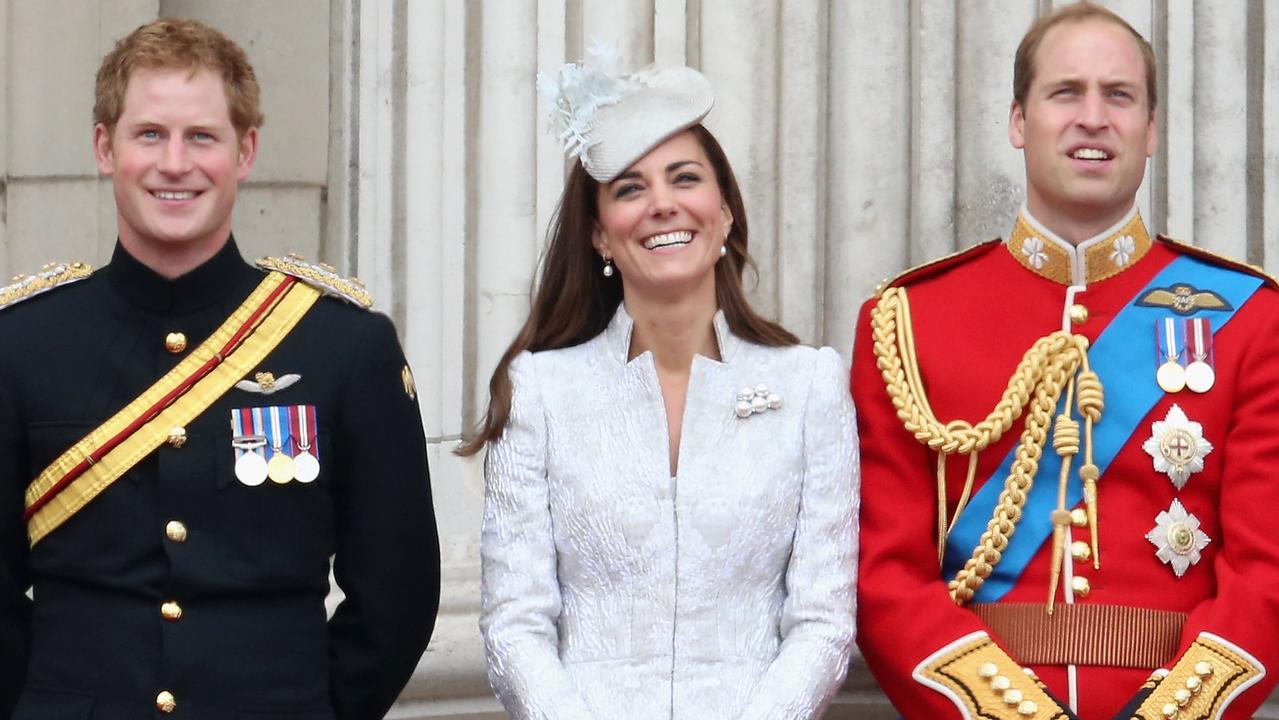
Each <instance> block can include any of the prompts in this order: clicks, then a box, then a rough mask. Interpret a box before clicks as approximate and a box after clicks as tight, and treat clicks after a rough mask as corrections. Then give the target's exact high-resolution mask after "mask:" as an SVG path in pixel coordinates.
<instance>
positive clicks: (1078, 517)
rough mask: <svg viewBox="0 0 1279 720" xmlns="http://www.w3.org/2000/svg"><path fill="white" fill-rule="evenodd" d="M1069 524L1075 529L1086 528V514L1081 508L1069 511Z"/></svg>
mask: <svg viewBox="0 0 1279 720" xmlns="http://www.w3.org/2000/svg"><path fill="white" fill-rule="evenodd" d="M1070 524H1071V525H1074V526H1075V527H1088V512H1087V511H1086V510H1084V509H1083V508H1075V509H1074V510H1071V511H1070Z"/></svg>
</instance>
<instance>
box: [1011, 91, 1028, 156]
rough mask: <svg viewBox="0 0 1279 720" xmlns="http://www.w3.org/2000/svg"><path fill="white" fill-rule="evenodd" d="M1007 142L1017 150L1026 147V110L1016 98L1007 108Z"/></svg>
mask: <svg viewBox="0 0 1279 720" xmlns="http://www.w3.org/2000/svg"><path fill="white" fill-rule="evenodd" d="M1008 142H1010V143H1012V144H1013V147H1015V148H1017V149H1018V150H1021V149H1022V148H1024V147H1026V111H1025V110H1024V109H1023V108H1022V106H1021V103H1019V102H1017V101H1016V100H1013V104H1012V105H1011V106H1010V107H1009V108H1008Z"/></svg>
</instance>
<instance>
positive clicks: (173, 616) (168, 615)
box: [160, 600, 182, 620]
mask: <svg viewBox="0 0 1279 720" xmlns="http://www.w3.org/2000/svg"><path fill="white" fill-rule="evenodd" d="M160 614H161V615H163V616H164V619H165V620H177V619H179V618H181V617H182V606H181V605H179V604H178V603H177V601H174V600H170V601H169V602H167V603H164V604H163V605H161V606H160Z"/></svg>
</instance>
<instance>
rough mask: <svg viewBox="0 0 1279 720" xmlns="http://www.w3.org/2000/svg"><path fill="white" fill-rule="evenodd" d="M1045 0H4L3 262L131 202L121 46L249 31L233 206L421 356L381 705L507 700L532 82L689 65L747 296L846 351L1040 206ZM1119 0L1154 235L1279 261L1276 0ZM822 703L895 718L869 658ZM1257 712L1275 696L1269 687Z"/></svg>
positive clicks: (77, 239) (273, 245) (535, 179)
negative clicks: (440, 570)
mask: <svg viewBox="0 0 1279 720" xmlns="http://www.w3.org/2000/svg"><path fill="white" fill-rule="evenodd" d="M1054 4H1056V3H1054V2H1052V1H1051V0H998V1H996V0H964V2H956V1H955V0H484V1H483V2H480V0H473V1H468V0H0V79H2V83H3V84H2V85H0V128H2V129H3V136H2V137H0V272H3V276H4V277H7V276H9V275H13V274H16V273H20V272H31V271H33V270H36V269H38V268H39V267H40V266H41V265H43V264H44V263H46V262H48V261H51V260H84V261H88V262H90V263H93V264H95V265H97V264H100V263H103V262H105V261H106V260H107V259H108V258H109V256H110V251H111V248H112V247H113V244H114V242H115V212H114V205H113V202H112V194H111V185H110V182H109V181H108V180H106V179H103V178H99V177H98V176H97V174H96V167H95V165H94V162H93V155H92V148H91V142H90V141H91V137H92V124H91V120H90V111H91V108H92V104H93V76H94V73H95V71H96V70H97V67H98V63H99V61H100V59H101V57H102V55H103V54H105V53H106V52H107V51H108V50H109V49H110V48H111V46H112V44H113V43H114V41H115V40H116V39H117V38H119V37H122V36H123V35H125V34H127V33H128V32H129V31H131V30H132V29H133V28H135V27H136V26H138V25H140V24H142V23H145V22H147V21H149V20H151V19H153V18H155V17H157V16H161V15H179V16H188V17H194V18H198V19H201V20H204V21H206V22H209V23H211V24H213V25H214V26H216V27H218V28H220V29H222V30H223V31H224V32H226V33H227V34H228V35H229V36H231V37H232V38H233V39H235V40H236V41H237V42H239V43H240V44H241V45H242V46H243V47H244V48H245V49H246V51H247V52H248V54H249V58H250V60H251V61H252V62H253V63H254V65H255V66H256V68H257V71H258V74H259V78H260V80H261V83H262V89H263V105H264V110H265V113H266V117H267V121H266V125H265V127H264V128H263V129H262V140H261V154H260V157H259V161H258V164H257V167H256V168H255V170H254V173H253V175H252V177H251V178H250V179H249V181H248V182H247V183H246V184H245V185H243V186H242V187H241V190H240V197H239V202H238V204H237V206H236V214H235V222H234V226H235V234H236V238H237V240H238V241H239V242H240V244H241V248H242V250H243V251H244V252H245V254H246V256H247V257H250V258H252V257H256V256H259V255H264V254H281V253H284V252H287V251H296V252H299V253H302V254H303V255H305V256H307V257H308V258H312V259H318V260H323V261H326V262H328V263H331V264H333V265H335V266H337V267H338V268H339V269H340V270H342V271H343V272H345V273H348V274H352V275H358V276H359V277H361V278H362V279H363V280H364V281H365V282H366V283H367V284H368V285H369V287H370V289H371V290H372V292H373V294H374V297H375V298H376V299H377V308H378V309H379V310H381V311H383V312H386V313H388V314H390V315H391V316H392V317H393V318H394V320H395V321H396V324H397V325H398V327H399V328H400V332H401V337H402V339H403V341H404V344H405V348H406V351H407V352H408V356H409V359H410V362H411V363H412V365H413V369H414V372H415V374H416V377H417V384H418V389H419V395H420V399H421V402H422V410H423V416H424V421H425V424H426V433H427V435H428V437H429V439H430V448H431V453H432V454H431V463H432V473H433V483H434V490H435V498H436V510H437V515H438V517H439V521H440V527H441V533H442V540H443V544H444V551H443V554H444V578H445V580H444V600H443V606H442V608H441V615H440V619H439V624H438V626H437V630H436V635H435V639H434V641H433V642H432V645H431V648H430V650H428V651H427V654H426V656H425V658H424V659H423V661H422V665H421V667H420V668H419V671H418V673H417V675H416V676H415V678H414V680H413V682H412V683H411V684H410V686H409V687H408V689H407V690H406V691H405V693H404V696H403V697H402V699H401V702H400V704H399V705H398V706H397V708H396V710H395V711H394V712H393V714H392V715H391V717H394V718H457V719H461V718H467V719H478V718H500V717H503V715H502V713H501V712H500V707H499V705H498V704H497V702H496V701H495V700H493V699H492V696H491V693H490V691H489V688H488V683H487V680H486V678H485V675H484V666H483V652H482V647H481V643H480V637H479V631H478V628H477V625H476V617H477V612H478V597H479V560H478V547H477V545H478V537H479V519H480V509H481V502H482V492H483V488H482V480H481V477H480V472H479V464H478V462H476V461H461V460H459V459H457V458H455V457H453V456H452V455H451V454H450V451H451V450H452V448H453V447H455V445H456V444H457V441H458V438H459V435H460V433H461V432H462V431H463V429H464V428H467V427H469V426H470V425H471V424H472V423H473V422H474V420H475V418H476V417H477V414H478V413H480V412H482V410H483V408H484V403H485V400H486V395H487V382H488V377H489V374H490V373H491V371H492V368H493V366H494V365H495V363H496V361H497V358H498V356H499V355H500V354H501V352H502V350H504V349H505V347H506V345H507V344H508V343H509V341H510V339H511V338H512V337H513V335H514V333H515V331H516V329H517V328H518V327H519V325H520V324H521V323H522V321H523V319H524V316H525V313H526V309H527V303H528V291H529V285H530V279H531V277H532V274H533V271H534V269H535V267H536V263H537V259H538V256H539V251H540V249H541V248H542V246H543V242H544V234H545V229H546V226H547V222H548V220H549V218H550V217H551V215H552V213H553V212H554V209H555V204H556V201H557V199H558V195H559V192H560V188H561V183H562V178H563V175H564V168H565V165H564V161H563V155H562V153H561V149H560V147H559V145H558V144H557V143H556V142H555V141H554V139H553V138H552V137H551V136H550V135H549V134H548V133H547V132H546V127H547V107H546V106H545V101H544V100H542V99H540V98H539V97H538V95H537V93H536V90H535V76H536V73H537V72H538V71H539V70H541V71H545V72H554V71H555V70H556V69H557V68H558V67H559V66H560V64H562V63H563V62H565V61H567V60H574V61H576V60H580V59H581V58H582V56H583V54H584V50H585V48H586V47H588V46H589V45H590V44H591V42H592V41H594V40H596V39H598V40H604V41H613V42H615V43H616V44H617V45H618V46H619V47H620V49H621V55H622V59H623V65H624V66H625V67H629V68H639V67H641V66H644V65H647V64H649V63H652V62H657V63H659V64H688V65H691V66H693V67H696V68H698V69H700V70H702V71H703V72H704V73H705V74H706V75H707V76H708V77H709V78H710V80H711V82H712V83H713V85H714V86H715V89H716V94H717V100H716V104H715V109H714V110H713V111H712V113H711V115H710V117H709V118H708V119H707V121H706V124H707V125H708V127H710V129H711V130H712V132H714V133H715V134H716V135H717V137H718V138H719V139H720V141H721V142H722V144H723V145H724V147H725V149H726V151H727V152H728V155H729V158H730V159H731V161H732V163H733V165H734V169H735V171H736V173H737V176H738V179H739V181H740V183H741V185H742V187H743V191H744V193H745V196H746V207H747V214H748V220H749V223H750V229H751V250H752V254H753V255H754V257H755V258H756V260H757V261H758V263H759V269H760V272H759V279H758V283H757V284H755V285H753V286H752V287H753V289H752V291H751V296H752V298H753V300H754V302H755V303H756V305H757V306H758V307H759V308H761V309H762V310H763V311H765V312H766V313H767V314H769V315H771V316H773V317H776V318H778V319H780V320H781V321H782V322H783V323H785V324H786V325H787V326H789V327H790V328H791V329H792V330H794V331H795V332H796V333H797V334H799V335H800V337H801V338H802V339H803V340H804V341H806V342H809V343H815V344H826V345H831V346H833V347H835V348H836V349H837V350H839V351H841V352H842V353H844V354H845V357H847V352H848V350H849V348H850V346H851V343H852V338H853V322H854V318H855V316H856V311H857V308H858V306H859V304H860V303H861V302H863V301H864V299H865V298H866V297H868V296H869V295H870V293H871V292H872V290H873V288H874V287H875V285H876V284H877V283H878V282H879V281H880V280H881V279H883V278H885V277H888V276H891V275H893V274H895V273H897V272H899V271H900V270H902V269H904V268H906V267H908V266H910V265H913V264H917V263H920V262H922V261H925V260H927V259H930V258H933V257H936V256H939V255H943V254H947V253H950V252H953V251H955V250H957V249H961V248H964V247H967V246H969V245H972V244H974V243H977V242H980V241H983V240H987V239H990V238H992V237H996V236H1000V235H1004V234H1006V232H1007V230H1008V228H1010V227H1011V224H1012V220H1013V217H1014V215H1015V213H1016V210H1017V207H1018V206H1019V204H1020V203H1021V201H1022V198H1023V190H1022V182H1023V171H1022V164H1021V157H1020V154H1019V153H1017V152H1016V151H1014V150H1013V149H1012V148H1011V147H1010V146H1009V144H1008V140H1007V135H1006V126H1007V118H1008V109H1009V103H1010V100H1011V85H1012V60H1013V53H1014V50H1015V49H1016V46H1017V43H1018V41H1019V40H1020V38H1021V35H1022V33H1023V32H1024V31H1025V30H1026V27H1027V26H1028V25H1029V24H1030V22H1031V21H1032V20H1033V19H1034V18H1035V17H1036V15H1038V14H1039V13H1042V12H1045V11H1048V10H1050V9H1051V8H1052V7H1053V6H1054ZM1102 4H1104V5H1106V6H1108V7H1110V8H1112V9H1114V10H1116V11H1117V12H1119V13H1120V14H1121V15H1123V16H1124V17H1125V18H1126V19H1128V20H1129V22H1131V23H1132V24H1133V26H1134V27H1136V28H1137V30H1138V31H1140V32H1142V33H1143V34H1145V35H1146V36H1147V37H1148V38H1150V39H1151V41H1152V42H1153V44H1154V47H1155V50H1156V54H1157V57H1158V59H1159V63H1160V68H1159V69H1160V73H1161V74H1160V78H1159V81H1160V88H1159V90H1160V92H1159V95H1160V106H1159V111H1158V123H1159V130H1160V148H1159V152H1158V154H1157V155H1156V156H1155V157H1154V158H1153V159H1152V160H1151V162H1150V163H1149V167H1148V171H1147V176H1146V182H1145V185H1144V187H1143V189H1142V192H1141V195H1140V204H1141V208H1142V213H1143V215H1144V216H1145V218H1146V220H1147V223H1148V225H1150V226H1151V228H1152V229H1153V230H1158V231H1162V232H1165V233H1167V234H1170V235H1173V236H1175V237H1179V238H1182V239H1186V240H1192V241H1194V242H1195V243H1196V244H1199V245H1202V246H1205V247H1207V248H1210V249H1212V250H1216V251H1219V252H1223V253H1227V254H1229V255H1232V256H1235V257H1238V258H1241V259H1246V260H1248V261H1250V262H1253V263H1256V264H1259V265H1264V266H1266V267H1267V268H1269V269H1270V270H1271V271H1272V272H1273V271H1276V270H1279V110H1276V109H1274V108H1279V3H1273V2H1265V1H1263V0H1256V1H1249V0H1198V1H1197V2H1189V1H1186V0H1112V1H1109V2H1103V3H1102ZM1267 108H1271V109H1270V110H1269V111H1268V112H1267ZM992 290H994V289H992ZM996 292H997V291H996ZM3 341H4V342H21V339H20V338H5V339H4V340H3ZM976 350H978V349H976V348H975V349H974V351H976ZM828 717H831V718H880V717H883V718H892V717H896V714H895V713H893V712H892V710H891V709H890V708H888V707H887V705H886V703H885V702H884V700H883V699H882V696H880V694H879V693H878V691H877V689H876V687H875V683H874V681H873V679H872V678H871V677H870V676H869V674H868V673H867V672H866V670H865V668H864V666H862V665H861V664H860V661H855V662H854V665H853V668H852V670H851V672H850V676H849V680H848V682H847V684H846V686H845V689H844V691H843V692H842V693H841V694H840V697H839V698H838V700H837V702H836V705H835V706H834V707H833V708H832V710H831V712H830V713H829V714H828ZM1258 717H1266V718H1279V703H1277V702H1272V703H1271V705H1270V706H1268V709H1267V710H1265V711H1263V713H1262V714H1261V715H1258Z"/></svg>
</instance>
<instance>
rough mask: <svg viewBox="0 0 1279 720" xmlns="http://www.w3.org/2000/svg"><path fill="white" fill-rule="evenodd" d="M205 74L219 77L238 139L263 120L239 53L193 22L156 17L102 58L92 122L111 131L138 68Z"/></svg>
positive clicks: (250, 68)
mask: <svg viewBox="0 0 1279 720" xmlns="http://www.w3.org/2000/svg"><path fill="white" fill-rule="evenodd" d="M160 69H165V70H190V71H191V72H192V73H194V72H197V71H199V70H209V71H212V72H213V73H215V74H217V75H219V76H220V77H221V78H222V85H223V87H224V88H225V90H226V99H227V108H228V109H229V110H230V112H231V124H232V125H234V126H235V129H236V132H237V133H239V134H240V135H243V134H244V133H245V132H246V131H247V130H248V129H249V128H254V127H260V126H261V125H262V122H263V120H264V118H263V116H262V109H261V89H260V88H259V87H258V78H257V75H256V74H255V73H254V72H253V66H252V65H250V64H249V58H248V56H247V55H245V53H244V50H243V49H242V48H241V47H240V46H239V45H236V44H235V42H233V41H232V40H231V39H230V38H228V37H227V36H226V35H223V34H222V33H221V32H219V31H218V30H215V29H214V28H212V27H209V26H208V25H205V24H204V23H202V22H199V21H196V20H185V19H182V18H160V19H159V20H155V21H152V22H149V23H147V24H146V25H143V26H141V27H139V28H138V29H136V30H134V31H133V32H131V33H129V35H128V36H127V37H125V38H124V39H122V40H119V41H117V42H116V44H115V47H114V48H113V49H112V50H111V52H109V53H107V56H106V57H104V58H102V65H101V66H100V67H99V68H98V75H97V81H96V83H95V86H94V100H93V122H94V123H95V124H101V125H103V126H105V127H106V128H107V129H108V130H111V129H114V128H115V124H116V123H117V122H119V120H120V115H121V113H123V112H124V94H125V90H126V89H127V88H128V86H129V78H130V77H131V76H132V75H133V73H134V72H136V71H138V70H160Z"/></svg>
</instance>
